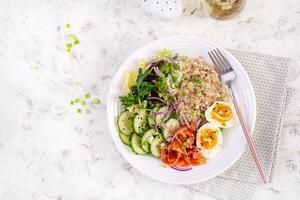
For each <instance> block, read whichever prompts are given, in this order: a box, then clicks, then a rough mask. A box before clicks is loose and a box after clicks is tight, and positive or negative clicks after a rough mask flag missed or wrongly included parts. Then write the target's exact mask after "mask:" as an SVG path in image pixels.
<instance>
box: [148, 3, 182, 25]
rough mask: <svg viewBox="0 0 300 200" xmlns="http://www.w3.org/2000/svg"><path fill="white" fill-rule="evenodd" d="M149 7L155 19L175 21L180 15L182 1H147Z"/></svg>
mask: <svg viewBox="0 0 300 200" xmlns="http://www.w3.org/2000/svg"><path fill="white" fill-rule="evenodd" d="M149 7H150V9H151V12H152V14H153V15H154V16H155V17H158V18H160V19H164V20H176V19H177V18H179V17H180V15H181V13H182V0H149Z"/></svg>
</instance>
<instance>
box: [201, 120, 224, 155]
mask: <svg viewBox="0 0 300 200" xmlns="http://www.w3.org/2000/svg"><path fill="white" fill-rule="evenodd" d="M203 129H212V130H214V131H215V132H216V133H217V137H218V143H217V144H216V146H215V147H213V148H212V149H204V148H203V147H202V145H201V141H200V136H201V132H202V131H203ZM196 143H197V147H198V148H199V149H200V151H201V153H202V154H203V156H204V157H205V158H213V157H215V156H216V155H217V154H218V152H219V151H220V149H221V147H222V143H223V137H222V132H221V130H220V128H219V127H218V125H217V124H215V123H206V124H204V125H203V126H201V127H200V128H199V129H198V131H197V138H196Z"/></svg>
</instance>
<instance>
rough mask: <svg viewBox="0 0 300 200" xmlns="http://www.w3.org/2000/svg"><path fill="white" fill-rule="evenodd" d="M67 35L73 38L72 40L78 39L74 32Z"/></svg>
mask: <svg viewBox="0 0 300 200" xmlns="http://www.w3.org/2000/svg"><path fill="white" fill-rule="evenodd" d="M69 37H70V38H73V40H78V37H77V36H76V35H74V34H69Z"/></svg>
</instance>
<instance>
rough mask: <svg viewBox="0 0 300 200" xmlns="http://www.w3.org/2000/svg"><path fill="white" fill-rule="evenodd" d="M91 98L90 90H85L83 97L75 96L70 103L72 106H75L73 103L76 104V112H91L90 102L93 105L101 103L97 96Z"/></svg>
mask: <svg viewBox="0 0 300 200" xmlns="http://www.w3.org/2000/svg"><path fill="white" fill-rule="evenodd" d="M90 98H91V93H90V92H87V93H85V94H84V98H76V99H72V100H71V101H70V104H71V105H72V106H75V104H77V105H78V106H76V107H77V110H76V111H77V113H83V112H85V113H91V110H90V109H89V108H90V107H91V106H92V104H94V105H98V104H100V103H101V100H100V99H99V98H98V97H95V98H93V99H90Z"/></svg>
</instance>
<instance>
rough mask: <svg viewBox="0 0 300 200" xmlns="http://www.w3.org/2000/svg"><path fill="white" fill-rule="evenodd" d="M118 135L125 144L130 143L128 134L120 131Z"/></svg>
mask: <svg viewBox="0 0 300 200" xmlns="http://www.w3.org/2000/svg"><path fill="white" fill-rule="evenodd" d="M119 137H120V139H121V141H122V142H123V143H124V144H126V145H129V144H130V141H129V138H130V136H129V135H125V134H124V133H121V132H120V133H119Z"/></svg>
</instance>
